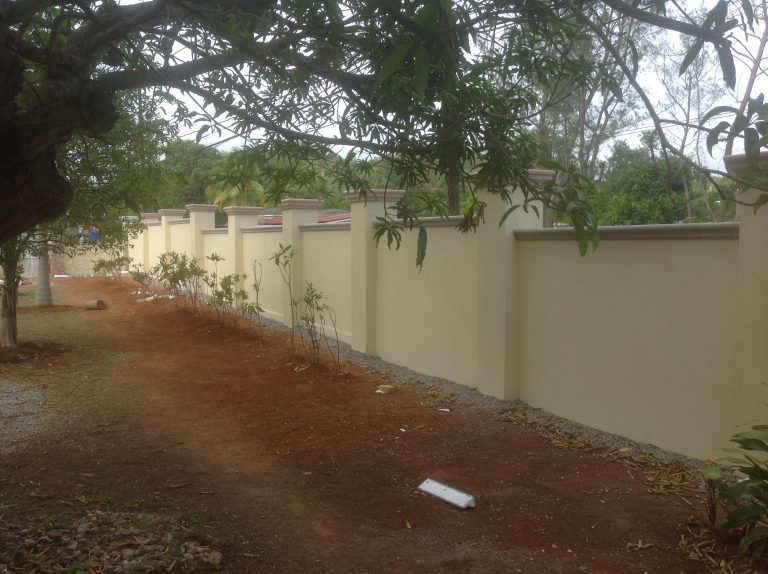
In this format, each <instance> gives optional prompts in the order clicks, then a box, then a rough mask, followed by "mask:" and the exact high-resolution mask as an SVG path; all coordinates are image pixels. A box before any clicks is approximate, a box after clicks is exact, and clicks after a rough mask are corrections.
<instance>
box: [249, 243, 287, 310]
mask: <svg viewBox="0 0 768 574" xmlns="http://www.w3.org/2000/svg"><path fill="white" fill-rule="evenodd" d="M282 237H283V236H282V234H281V233H280V228H277V229H276V230H275V231H260V232H258V233H248V232H245V233H243V253H244V256H245V264H244V269H245V272H246V273H247V274H248V279H246V281H245V288H246V290H247V291H248V300H249V301H252V302H255V301H256V292H255V291H254V289H253V273H254V271H253V263H254V260H258V261H259V263H261V289H259V304H260V305H261V306H262V308H263V309H264V311H265V312H264V316H265V317H267V318H268V319H273V320H275V321H282V320H283V288H284V284H283V279H282V277H281V276H280V270H279V269H278V268H277V265H275V262H274V261H270V260H269V258H270V257H272V255H274V253H275V251H277V249H278V244H279V243H280V240H281V239H282Z"/></svg>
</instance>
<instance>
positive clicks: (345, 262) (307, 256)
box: [301, 230, 352, 343]
mask: <svg viewBox="0 0 768 574" xmlns="http://www.w3.org/2000/svg"><path fill="white" fill-rule="evenodd" d="M301 248H302V250H303V254H304V256H303V258H302V261H303V264H304V273H303V276H304V281H305V282H306V281H311V282H312V284H313V285H314V286H315V288H316V289H318V290H320V291H322V292H323V294H324V295H325V298H326V300H327V303H328V305H330V306H331V307H333V309H334V311H335V313H336V328H337V330H338V333H339V339H341V340H342V341H344V342H347V343H348V342H349V341H350V338H351V328H352V318H351V313H352V307H351V299H350V291H351V286H352V276H351V265H352V262H351V257H352V253H351V241H350V232H349V230H333V231H325V230H323V231H316V230H312V231H309V230H307V231H303V232H302V237H301ZM329 326H330V325H329Z"/></svg>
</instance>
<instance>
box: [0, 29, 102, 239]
mask: <svg viewBox="0 0 768 574" xmlns="http://www.w3.org/2000/svg"><path fill="white" fill-rule="evenodd" d="M1 40H2V39H0V213H1V214H2V217H0V241H9V240H12V239H14V238H16V237H18V236H19V235H20V234H22V233H25V232H27V231H29V230H30V229H32V228H34V227H35V225H37V224H38V223H42V222H45V221H51V220H53V219H56V218H57V217H59V216H61V215H63V214H64V212H65V211H66V209H67V207H68V206H69V204H70V202H71V200H72V188H71V186H70V185H69V184H68V183H67V182H66V181H65V180H64V179H63V178H62V177H61V175H60V174H59V171H58V168H57V166H56V157H57V154H58V152H59V150H60V148H61V146H62V145H64V144H65V143H66V142H67V141H68V140H69V138H70V137H71V136H72V134H74V133H88V134H99V133H104V132H106V131H108V130H109V129H110V128H111V127H112V126H113V125H114V123H115V121H116V120H117V115H116V113H115V108H114V105H113V102H112V92H110V91H107V90H106V89H102V88H99V87H97V86H94V85H93V84H92V83H89V82H83V81H81V78H78V77H75V76H72V77H69V76H67V77H61V74H65V70H64V68H62V69H61V70H57V74H59V76H55V77H54V78H52V79H51V81H48V82H43V83H42V88H41V89H40V90H39V91H38V92H36V93H35V96H36V97H37V98H38V99H39V101H38V103H37V104H36V105H32V106H31V107H29V108H26V109H22V108H20V107H19V106H18V101H17V98H18V97H19V94H20V93H21V89H22V74H23V71H24V65H23V62H22V61H21V59H20V58H19V57H18V56H17V55H16V53H15V52H14V51H13V50H11V49H9V48H8V46H7V45H6V44H5V43H4V42H2V41H1ZM51 74H53V73H51Z"/></svg>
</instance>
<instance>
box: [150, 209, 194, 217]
mask: <svg viewBox="0 0 768 574" xmlns="http://www.w3.org/2000/svg"><path fill="white" fill-rule="evenodd" d="M157 213H158V214H159V215H160V217H184V216H185V215H186V214H187V210H186V209H158V210H157Z"/></svg>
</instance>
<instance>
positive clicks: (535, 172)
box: [528, 169, 555, 182]
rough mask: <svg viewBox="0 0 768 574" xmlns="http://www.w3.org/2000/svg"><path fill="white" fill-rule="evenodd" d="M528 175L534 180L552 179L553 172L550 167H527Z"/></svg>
mask: <svg viewBox="0 0 768 574" xmlns="http://www.w3.org/2000/svg"><path fill="white" fill-rule="evenodd" d="M528 177H529V178H530V179H531V180H533V181H535V182H548V181H554V179H555V172H554V171H553V170H551V169H529V170H528Z"/></svg>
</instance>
